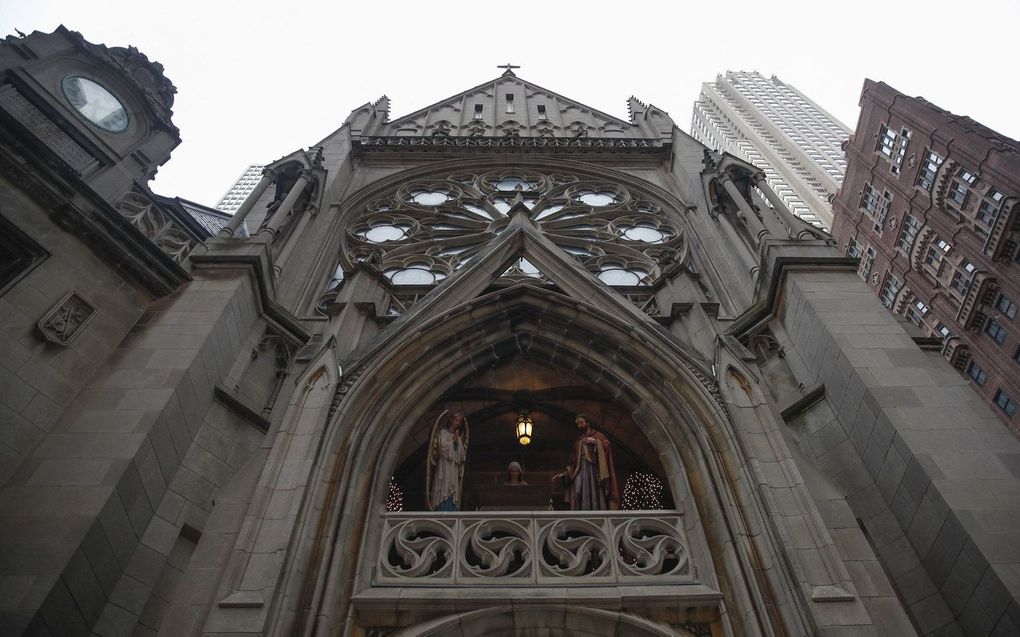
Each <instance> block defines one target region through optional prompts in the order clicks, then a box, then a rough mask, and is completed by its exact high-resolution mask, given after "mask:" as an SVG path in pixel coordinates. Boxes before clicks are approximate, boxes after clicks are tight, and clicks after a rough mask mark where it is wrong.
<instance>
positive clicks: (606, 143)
mask: <svg viewBox="0 0 1020 637" xmlns="http://www.w3.org/2000/svg"><path fill="white" fill-rule="evenodd" d="M671 146H672V143H671V142H670V141H667V140H662V139H652V138H636V137H621V138H593V137H569V138H568V137H518V136H502V137H451V136H446V135H437V136H428V137H404V136H395V135H388V136H375V137H359V138H355V139H354V150H355V152H359V151H360V152H381V151H382V152H385V151H437V150H438V151H444V152H448V151H479V150H481V151H491V150H511V151H521V152H528V151H548V150H551V151H565V152H602V153H640V154H652V155H662V156H666V155H668V153H669V149H670V148H671Z"/></svg>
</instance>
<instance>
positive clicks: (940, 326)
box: [935, 323, 952, 338]
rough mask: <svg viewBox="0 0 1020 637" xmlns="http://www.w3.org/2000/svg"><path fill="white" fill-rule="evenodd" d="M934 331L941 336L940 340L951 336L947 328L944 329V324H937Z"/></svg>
mask: <svg viewBox="0 0 1020 637" xmlns="http://www.w3.org/2000/svg"><path fill="white" fill-rule="evenodd" d="M935 331H936V332H938V333H939V334H941V335H942V338H949V335H950V334H952V332H950V331H949V328H948V327H946V325H945V323H939V324H938V325H936V326H935Z"/></svg>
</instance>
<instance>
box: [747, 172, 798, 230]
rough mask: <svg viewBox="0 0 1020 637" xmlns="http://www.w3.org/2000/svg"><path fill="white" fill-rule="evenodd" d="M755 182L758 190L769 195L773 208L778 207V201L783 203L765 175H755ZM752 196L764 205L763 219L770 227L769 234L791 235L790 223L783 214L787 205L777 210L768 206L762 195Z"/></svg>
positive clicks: (766, 225) (767, 226)
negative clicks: (770, 186)
mask: <svg viewBox="0 0 1020 637" xmlns="http://www.w3.org/2000/svg"><path fill="white" fill-rule="evenodd" d="M753 183H754V185H755V187H757V188H758V190H760V191H761V192H762V193H765V196H766V197H769V202H771V203H772V207H773V208H775V207H776V205H777V203H778V204H782V203H783V202H782V201H780V200H779V197H778V196H777V195H776V193H774V192H772V189H771V188H769V185H768V182H766V181H765V177H764V176H762V175H755V176H754V182H753ZM752 196H754V197H755V198H756V199H757V201H758V202H759V205H761V206H762V213H761V218H762V221H764V222H765V227H766V228H767V229H768V231H769V234H771V235H772V236H775V237H788V236H790V225H789V223H788V222H787V220H786V218H785V217H784V216H783V210H784V209H785V206H784V208H776V209H775V210H772V209H770V208H769V207H768V204H767V203H766V201H765V199H763V198H762V197H761V196H760V195H757V194H754V193H752Z"/></svg>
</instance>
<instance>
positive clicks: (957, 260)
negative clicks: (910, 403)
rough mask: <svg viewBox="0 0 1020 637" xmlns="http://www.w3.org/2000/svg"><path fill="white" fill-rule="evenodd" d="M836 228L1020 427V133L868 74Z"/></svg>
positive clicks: (896, 308)
mask: <svg viewBox="0 0 1020 637" xmlns="http://www.w3.org/2000/svg"><path fill="white" fill-rule="evenodd" d="M847 159H848V161H849V165H848V168H847V175H846V180H845V181H844V182H843V189H842V190H841V191H840V194H839V196H838V197H837V198H836V200H835V202H834V212H835V216H836V219H835V225H834V227H833V234H834V235H835V237H836V239H837V241H839V244H840V245H841V246H843V247H844V248H845V249H846V252H847V254H848V255H849V256H853V257H857V258H860V259H861V275H862V276H863V277H864V278H865V280H866V281H867V282H868V285H869V286H871V289H872V290H873V291H874V292H875V294H877V295H878V296H879V297H880V298H881V299H882V303H883V305H885V306H886V307H887V308H889V309H890V310H891V311H892V312H894V313H895V314H897V315H899V316H903V317H905V318H907V319H908V320H910V321H911V322H912V323H914V324H916V325H917V326H918V328H919V329H920V331H921V333H922V334H924V335H927V336H935V337H937V338H939V339H942V342H943V345H942V352H943V354H945V356H946V357H947V358H948V359H949V361H950V362H951V363H952V364H953V366H954V367H956V368H957V369H959V370H960V372H961V373H962V374H964V375H965V376H966V377H967V378H968V380H969V381H970V383H971V386H972V387H973V388H974V389H975V391H977V392H978V393H979V394H981V396H983V397H984V399H985V400H987V401H988V403H989V404H990V405H992V406H993V408H994V409H993V411H995V412H996V413H997V414H998V415H999V417H1000V418H1002V419H1003V420H1004V421H1005V422H1006V423H1008V424H1009V426H1010V427H1011V428H1012V429H1013V430H1014V431H1017V432H1020V415H1017V413H1016V411H1017V404H1018V403H1020V325H1018V323H1017V304H1018V303H1020V247H1018V246H1020V225H1018V219H1020V206H1018V205H1017V201H1018V195H1020V143H1018V142H1017V141H1016V140H1013V139H1010V138H1008V137H1005V136H1004V135H1000V134H999V133H996V132H995V131H993V130H990V129H989V128H987V127H985V126H982V125H981V124H979V123H977V122H975V121H974V120H972V119H970V118H968V117H960V116H958V115H953V114H952V113H950V112H948V111H946V110H944V109H942V108H939V107H938V106H936V105H934V104H932V103H930V102H928V101H927V100H924V99H922V98H919V97H909V96H907V95H904V94H903V93H900V92H899V91H897V90H895V89H893V88H892V87H890V86H889V85H887V84H885V83H883V82H873V81H871V80H866V81H865V82H864V90H863V91H862V92H861V116H860V121H859V122H858V123H857V132H856V133H854V135H853V138H852V139H851V142H850V144H849V145H848V147H847Z"/></svg>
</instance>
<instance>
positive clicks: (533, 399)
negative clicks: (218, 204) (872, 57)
mask: <svg viewBox="0 0 1020 637" xmlns="http://www.w3.org/2000/svg"><path fill="white" fill-rule="evenodd" d="M352 55H354V53H352ZM354 62H357V60H354ZM503 68H504V69H505V72H504V73H502V74H501V75H499V76H497V77H494V78H492V79H490V80H488V81H486V82H484V83H482V84H480V85H478V86H474V87H470V88H467V89H466V90H462V91H460V92H457V93H455V94H453V95H451V96H450V97H448V98H446V99H444V100H442V101H440V102H438V103H435V104H432V105H428V106H423V107H421V108H419V109H418V110H415V111H414V112H412V113H410V114H408V115H403V116H400V117H393V118H391V117H390V104H389V101H388V100H387V99H385V98H380V99H379V100H377V101H375V102H367V103H365V104H362V105H361V106H358V107H356V108H355V109H354V110H353V111H352V112H351V113H350V115H349V116H348V117H347V118H346V119H345V121H344V122H342V123H340V125H339V126H338V127H337V128H335V129H334V128H333V127H330V130H332V132H330V133H328V134H327V135H326V136H325V137H324V138H322V139H320V140H317V141H314V140H313V141H314V145H312V146H311V147H310V149H309V150H305V149H301V148H299V149H296V150H294V151H293V152H292V153H290V154H288V155H287V156H285V157H283V158H281V159H279V160H277V161H275V162H273V163H272V164H270V165H269V166H268V170H266V171H265V173H264V174H263V175H262V176H261V177H260V179H259V182H258V184H257V185H256V188H255V190H254V191H252V194H251V195H250V196H249V197H248V198H246V199H245V203H244V204H243V205H242V207H241V208H240V209H238V210H237V212H236V213H235V214H234V215H233V217H231V218H230V219H229V222H228V223H227V224H226V225H225V226H224V227H222V228H219V224H220V222H222V221H224V220H225V219H224V218H225V217H226V215H225V214H223V213H214V214H211V215H209V214H207V211H205V210H203V209H200V208H198V207H196V206H194V205H192V204H190V202H183V201H178V200H172V199H171V200H168V201H165V202H164V204H165V205H156V203H158V202H159V201H160V200H159V198H158V197H156V196H155V195H153V194H152V192H151V191H150V189H149V186H148V184H147V183H146V181H145V176H147V175H151V174H154V172H155V169H156V167H157V166H158V165H160V164H162V163H164V162H165V161H167V160H168V159H169V155H170V151H171V150H172V149H173V147H174V146H175V145H176V143H177V142H178V140H179V137H178V135H177V129H176V128H174V126H173V124H172V122H171V119H170V116H171V114H172V113H171V106H172V104H173V95H174V87H173V85H172V84H170V82H169V80H168V79H167V78H166V77H165V76H164V75H163V71H162V67H161V66H159V65H158V64H156V63H154V62H151V61H150V60H148V59H147V58H145V56H143V55H142V54H141V53H140V52H139V51H138V50H137V49H135V48H133V47H131V48H119V47H105V46H99V45H93V44H90V43H88V42H87V41H86V40H84V38H82V37H81V36H80V35H78V34H74V33H72V32H69V31H68V30H66V29H64V28H62V27H61V28H59V29H57V31H55V32H54V33H52V34H42V33H33V34H32V35H29V36H27V37H25V38H23V39H22V38H13V37H12V38H8V39H7V40H6V41H5V42H4V46H0V83H3V84H2V85H0V124H2V125H0V175H2V179H0V247H2V248H3V249H2V250H0V337H2V341H0V454H2V456H0V634H2V635H5V636H6V635H20V634H23V633H28V634H31V635H61V636H63V635H74V636H77V635H90V634H96V635H131V634H141V635H170V636H174V637H176V636H178V635H180V636H192V635H210V636H213V635H248V636H252V637H254V636H257V635H340V636H342V637H383V636H387V635H403V636H412V635H415V636H417V635H457V636H458V637H482V636H486V637H511V636H512V637H533V636H535V635H544V636H547V637H567V636H573V635H584V636H587V637H622V636H624V635H627V636H629V637H677V636H679V637H692V636H693V637H707V636H713V637H737V636H744V635H769V636H778V635H784V636H786V635H790V636H797V637H806V636H807V635H822V636H828V637H836V636H848V635H909V634H913V633H914V632H915V629H914V625H916V626H917V629H918V630H919V631H920V632H922V633H925V634H932V635H935V634H939V635H954V634H961V633H963V634H989V633H991V632H992V631H993V630H994V631H997V633H996V634H1003V635H1014V634H1017V630H1016V628H1017V625H1016V622H1014V618H1018V616H1017V614H1016V611H1017V610H1018V607H1017V603H1016V600H1017V599H1018V598H1020V595H1018V593H1020V590H1018V589H1020V582H1018V580H1017V578H1016V577H1014V574H1015V572H1016V571H1015V564H1016V549H1015V547H1016V520H1017V519H1020V500H1018V498H1017V497H1016V494H1017V493H1018V492H1020V475H1018V474H1017V471H1016V467H1017V459H1018V458H1020V441H1018V440H1017V439H1016V438H1015V437H1013V436H1012V435H1011V434H1010V433H1009V432H1007V431H1005V430H1004V429H1003V428H1002V426H1001V424H1000V423H999V421H998V420H997V419H996V417H995V416H994V415H993V414H992V413H991V412H990V410H989V407H988V406H987V405H985V404H984V403H983V402H981V401H979V400H978V398H977V396H975V395H973V393H972V392H970V390H969V389H967V387H966V383H965V382H964V380H963V379H962V378H961V377H960V376H959V374H957V373H956V372H955V371H954V370H952V369H951V368H950V367H949V365H948V364H947V363H946V361H945V360H943V359H942V358H940V357H938V356H936V355H932V354H930V353H928V352H924V351H921V350H920V349H919V348H918V346H917V344H916V343H915V341H914V340H913V339H912V338H911V337H910V336H909V335H908V334H907V333H906V332H905V331H904V327H903V326H902V325H901V323H900V321H897V320H896V319H895V318H894V317H893V316H891V315H890V314H889V313H888V312H887V311H886V310H885V308H883V307H882V305H881V303H880V302H879V300H878V299H876V298H875V297H874V296H873V295H872V294H871V292H870V291H869V290H868V289H867V286H866V285H865V284H864V282H862V281H861V279H860V277H859V276H858V275H857V261H856V260H854V259H848V258H847V257H846V256H845V255H844V254H843V253H842V252H841V251H839V250H837V249H836V248H835V247H833V245H832V238H831V236H830V235H828V234H827V233H825V232H822V231H820V230H819V229H817V228H815V227H814V226H812V225H810V224H808V223H807V222H805V221H803V220H801V219H798V218H797V217H795V216H794V215H793V214H792V213H791V212H790V211H789V210H788V208H787V206H786V205H785V204H784V203H783V201H782V199H780V197H778V196H777V195H776V194H775V193H774V192H773V191H772V189H771V188H770V187H769V186H768V184H767V183H766V180H765V175H764V173H763V171H762V169H760V168H757V167H755V166H753V165H751V164H750V163H748V162H746V161H744V160H742V159H740V158H737V157H735V156H733V155H731V154H724V153H716V152H713V151H711V150H710V149H708V148H706V147H705V146H704V145H702V144H701V143H699V142H698V141H696V140H694V139H692V138H691V136H690V135H687V134H686V133H684V132H682V131H680V130H679V129H678V128H677V127H676V125H675V124H674V122H673V121H672V120H671V119H670V118H669V116H668V115H667V114H666V113H665V112H664V111H662V110H661V109H659V108H657V107H655V106H654V105H652V104H645V103H643V102H641V101H640V100H637V99H636V98H632V99H631V100H630V101H629V104H628V106H629V108H628V111H629V114H628V115H627V116H616V115H612V114H610V113H607V112H604V111H601V110H598V109H595V108H593V107H591V106H588V105H585V104H582V103H580V102H578V101H576V100H573V99H571V98H569V97H567V96H565V95H561V94H558V93H555V92H554V91H551V90H549V89H546V88H543V87H541V86H537V85H535V84H533V83H531V82H528V81H526V80H524V79H522V78H521V77H518V76H517V75H516V74H515V73H514V72H513V68H514V67H512V66H510V65H506V66H504V67H503ZM441 77H443V75H442V74H437V78H441ZM437 81H438V80H437ZM621 97H622V96H621ZM302 103H303V101H301V100H298V101H295V102H294V104H295V105H296V107H299V106H300V105H301V104H302ZM622 106H623V105H622V104H621V109H620V110H623V109H622ZM43 107H45V108H43ZM295 116H297V115H295ZM265 125H266V126H276V125H278V122H277V121H267V122H266V124H265ZM143 151H144V152H143ZM140 163H141V164H142V165H140ZM171 208H172V209H174V210H176V212H177V213H179V214H178V216H173V215H170V216H168V215H167V210H169V209H171ZM196 215H197V216H196ZM196 219H197V220H196ZM246 220H247V221H250V222H251V224H252V227H254V228H259V229H258V230H257V232H256V233H255V236H253V237H248V236H246V235H243V234H241V235H240V236H239V235H238V234H237V233H236V230H237V229H239V228H240V227H241V224H243V223H244V222H245V221H246ZM216 228H219V229H218V230H216ZM213 230H215V232H216V234H215V236H209V235H210V234H211V232H212V231H213ZM199 232H201V234H198V233H199ZM989 423H991V424H992V425H994V429H992V427H990V426H989ZM524 443H527V444H526V445H525V444H524ZM567 467H570V469H568V470H567V471H566V472H564V469H565V468H567ZM511 468H514V471H516V470H517V469H520V471H516V476H517V478H515V477H514V476H515V474H514V472H512V471H511ZM521 473H523V474H524V476H523V477H524V479H523V480H521V479H519V478H520V474H521ZM525 482H526V483H527V484H524V483H525Z"/></svg>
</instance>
